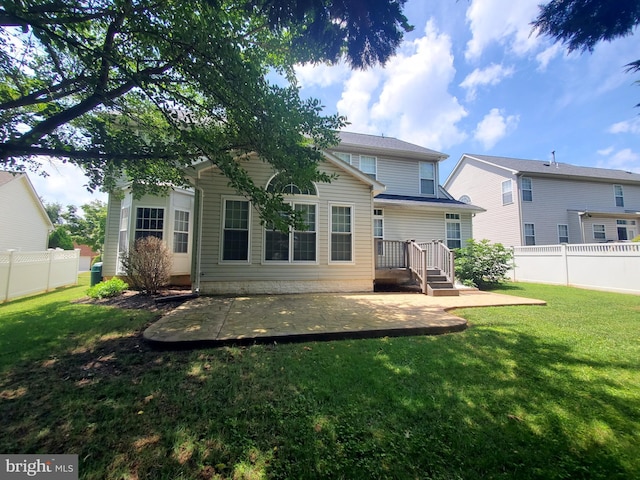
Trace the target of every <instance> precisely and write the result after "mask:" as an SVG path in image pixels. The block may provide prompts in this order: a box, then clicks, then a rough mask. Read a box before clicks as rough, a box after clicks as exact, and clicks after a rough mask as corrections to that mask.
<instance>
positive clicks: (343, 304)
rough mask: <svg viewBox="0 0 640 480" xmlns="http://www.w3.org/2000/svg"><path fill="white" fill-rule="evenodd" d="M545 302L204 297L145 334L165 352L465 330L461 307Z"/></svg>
mask: <svg viewBox="0 0 640 480" xmlns="http://www.w3.org/2000/svg"><path fill="white" fill-rule="evenodd" d="M545 304H546V303H545V302H544V301H542V300H535V299H530V298H523V297H514V296H511V295H503V294H497V293H489V292H480V291H477V290H462V291H461V293H460V296H458V297H429V296H427V295H422V294H416V293H360V294H358V293H347V294H340V293H323V294H292V295H254V296H246V297H205V296H203V297H198V298H195V299H192V300H188V301H186V302H185V303H183V304H182V305H181V306H180V307H178V308H176V309H174V310H172V311H171V312H169V313H168V314H167V315H165V316H164V317H162V318H161V319H160V320H158V321H157V322H155V323H154V324H153V325H151V326H150V327H149V328H147V329H146V330H145V331H144V334H143V337H144V339H145V340H146V341H148V342H150V343H152V344H154V345H155V346H158V347H164V348H191V347H196V346H222V345H228V344H252V343H271V342H274V341H278V342H285V341H290V342H291V341H310V340H329V339H344V338H374V337H384V336H406V335H437V334H443V333H450V332H459V331H462V330H464V329H466V328H467V321H466V320H465V319H463V318H460V317H457V316H455V315H453V314H452V313H450V310H453V309H456V308H469V307H487V306H504V305H545Z"/></svg>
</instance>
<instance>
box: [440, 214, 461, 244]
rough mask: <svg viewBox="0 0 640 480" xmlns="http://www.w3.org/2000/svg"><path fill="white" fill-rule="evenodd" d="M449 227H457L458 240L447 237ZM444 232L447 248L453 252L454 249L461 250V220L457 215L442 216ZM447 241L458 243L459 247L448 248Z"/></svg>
mask: <svg viewBox="0 0 640 480" xmlns="http://www.w3.org/2000/svg"><path fill="white" fill-rule="evenodd" d="M449 225H458V233H459V234H460V237H459V238H453V237H449ZM444 230H445V239H446V245H447V248H449V249H451V250H453V249H455V248H462V219H461V218H460V214H459V213H445V214H444ZM449 241H452V242H459V243H460V246H459V247H450V246H449Z"/></svg>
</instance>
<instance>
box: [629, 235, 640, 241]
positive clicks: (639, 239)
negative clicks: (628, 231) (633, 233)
mask: <svg viewBox="0 0 640 480" xmlns="http://www.w3.org/2000/svg"><path fill="white" fill-rule="evenodd" d="M631 241H632V242H640V235H638V236H637V237H635V238H634V239H633V240H631Z"/></svg>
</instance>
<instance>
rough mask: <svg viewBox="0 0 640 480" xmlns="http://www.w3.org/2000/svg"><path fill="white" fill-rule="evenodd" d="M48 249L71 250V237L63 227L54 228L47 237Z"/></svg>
mask: <svg viewBox="0 0 640 480" xmlns="http://www.w3.org/2000/svg"><path fill="white" fill-rule="evenodd" d="M49 248H61V249H63V250H73V240H71V236H70V235H69V233H68V232H67V228H66V227H65V226H64V225H60V226H58V227H56V229H55V230H54V231H53V232H51V234H50V235H49Z"/></svg>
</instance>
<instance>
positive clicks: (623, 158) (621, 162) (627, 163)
mask: <svg viewBox="0 0 640 480" xmlns="http://www.w3.org/2000/svg"><path fill="white" fill-rule="evenodd" d="M598 153H600V154H601V155H603V156H605V157H607V158H606V159H604V160H601V161H599V162H598V165H597V166H598V167H600V168H613V169H617V170H625V171H627V172H635V173H640V153H637V152H634V151H633V150H631V149H630V148H623V149H622V150H618V151H615V149H612V148H608V149H606V150H599V151H598Z"/></svg>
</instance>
